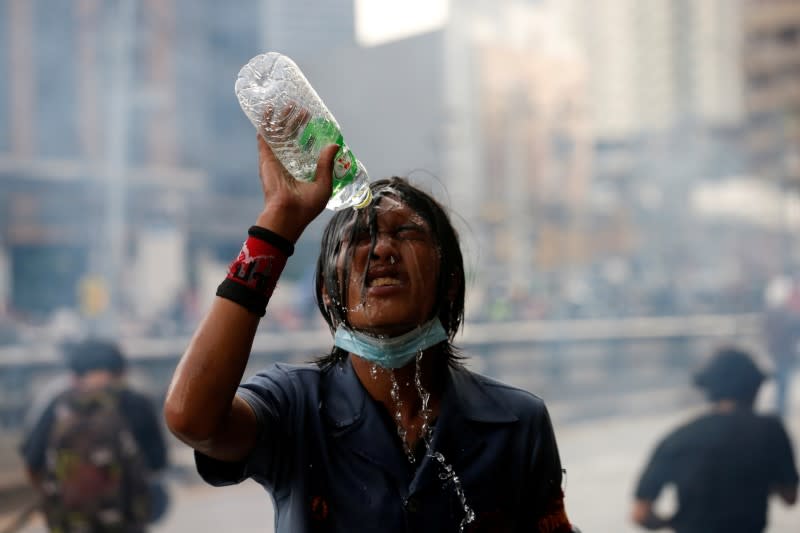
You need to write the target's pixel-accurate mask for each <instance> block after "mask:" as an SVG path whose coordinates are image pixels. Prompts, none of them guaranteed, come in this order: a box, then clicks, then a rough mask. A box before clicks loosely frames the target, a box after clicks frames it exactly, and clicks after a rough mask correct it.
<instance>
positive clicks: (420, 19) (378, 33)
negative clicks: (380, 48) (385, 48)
mask: <svg viewBox="0 0 800 533" xmlns="http://www.w3.org/2000/svg"><path fill="white" fill-rule="evenodd" d="M449 4H450V1H449V0H356V4H355V11H356V39H357V40H358V42H359V44H361V45H362V46H376V45H379V44H384V43H387V42H389V41H394V40H397V39H404V38H406V37H410V36H412V35H415V34H418V33H424V32H427V31H431V30H434V29H436V28H439V27H441V26H442V25H443V24H444V23H445V21H446V20H447V15H448V8H449Z"/></svg>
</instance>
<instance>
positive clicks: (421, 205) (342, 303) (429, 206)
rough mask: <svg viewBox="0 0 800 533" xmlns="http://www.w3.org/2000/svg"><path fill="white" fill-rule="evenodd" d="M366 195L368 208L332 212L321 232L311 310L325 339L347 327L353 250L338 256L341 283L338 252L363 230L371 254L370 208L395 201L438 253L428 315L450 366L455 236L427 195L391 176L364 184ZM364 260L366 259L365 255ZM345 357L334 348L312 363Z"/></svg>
mask: <svg viewBox="0 0 800 533" xmlns="http://www.w3.org/2000/svg"><path fill="white" fill-rule="evenodd" d="M370 189H371V190H372V198H373V199H372V203H371V204H370V205H369V206H367V207H364V208H362V209H344V210H341V211H337V212H336V213H335V214H334V215H333V217H332V218H331V220H330V221H329V222H328V225H327V226H326V227H325V231H324V232H323V235H322V242H321V244H320V252H319V257H318V258H317V271H316V276H315V280H316V284H315V294H316V299H317V306H318V307H319V310H320V312H321V313H322V316H323V318H324V319H325V322H327V324H328V327H329V328H330V330H331V333H333V332H334V331H335V330H336V328H337V327H338V326H339V324H342V323H343V324H346V325H348V321H347V308H348V301H347V289H346V286H345V285H344V284H343V283H342V281H343V280H346V279H349V278H350V267H351V265H352V259H353V254H354V247H353V246H349V247H348V248H347V249H345V250H344V252H345V253H346V256H345V261H344V266H343V272H342V276H341V278H340V277H339V275H338V271H337V258H338V257H339V255H340V254H341V253H342V251H343V250H342V246H343V245H344V244H345V243H350V242H354V240H355V239H354V237H355V235H356V234H357V233H358V232H360V231H363V230H364V229H367V230H368V231H369V234H370V236H371V240H372V244H371V247H372V248H371V249H370V251H372V249H374V247H375V244H376V242H377V238H378V231H377V212H378V211H377V209H376V207H377V206H378V205H379V204H380V202H381V200H382V199H383V198H386V197H388V198H393V199H396V200H398V201H400V202H401V203H402V204H403V205H405V206H407V207H409V208H410V209H411V210H413V211H414V212H415V213H416V214H417V215H419V216H420V217H421V218H422V219H423V220H424V221H425V223H426V224H427V225H428V227H429V228H430V232H431V236H432V237H433V239H434V246H436V247H437V248H438V250H439V279H438V280H437V283H436V305H435V307H434V310H433V315H434V316H438V317H439V320H440V321H441V322H442V326H443V327H444V329H445V331H446V332H447V335H448V337H449V341H448V342H446V343H443V344H444V346H443V350H444V352H445V354H446V356H447V360H448V361H449V362H450V363H456V362H457V361H458V360H459V359H460V356H459V355H457V353H456V349H455V347H454V346H453V345H452V341H453V338H454V337H455V335H456V333H457V332H458V329H459V328H460V327H461V323H462V321H463V319H464V293H465V285H466V280H465V275H464V259H463V256H462V254H461V246H460V241H459V238H458V233H457V232H456V230H455V228H454V227H453V224H452V222H451V221H450V217H449V216H448V214H447V212H446V211H445V209H444V207H442V205H441V204H439V202H437V201H436V200H435V199H434V198H433V197H432V196H431V195H429V194H428V193H426V192H424V191H422V190H421V189H419V188H417V187H415V186H414V185H412V184H411V183H409V181H408V180H407V179H406V178H401V177H396V176H395V177H392V178H388V179H382V180H377V181H374V182H372V183H371V184H370ZM369 257H370V258H371V257H372V254H371V253H370V254H369ZM368 260H369V259H368ZM324 293H327V294H328V296H329V303H326V301H325V299H324V298H323V294H324ZM429 318H433V316H431V317H429ZM346 356H347V352H345V351H344V350H341V349H339V348H336V347H334V348H333V350H332V351H331V353H330V354H328V355H327V356H324V357H322V358H320V359H319V360H318V361H317V362H318V364H320V365H321V366H326V365H330V364H334V363H336V362H338V361H342V360H344V358H345V357H346Z"/></svg>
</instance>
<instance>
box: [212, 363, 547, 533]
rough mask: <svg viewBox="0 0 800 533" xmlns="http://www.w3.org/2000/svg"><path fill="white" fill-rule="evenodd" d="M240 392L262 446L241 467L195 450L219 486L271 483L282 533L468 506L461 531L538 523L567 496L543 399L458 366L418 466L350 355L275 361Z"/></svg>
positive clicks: (403, 519)
mask: <svg viewBox="0 0 800 533" xmlns="http://www.w3.org/2000/svg"><path fill="white" fill-rule="evenodd" d="M239 394H240V395H241V396H242V398H244V399H245V400H246V401H248V402H249V403H250V405H251V406H252V407H253V409H254V411H255V412H256V416H257V418H258V420H259V425H260V438H259V444H258V446H257V447H256V449H255V450H254V452H253V453H252V455H251V457H250V458H248V460H246V461H243V462H242V463H240V464H232V463H223V462H220V461H215V460H212V459H210V458H208V457H205V456H202V455H200V454H197V464H198V470H199V472H200V473H201V475H202V476H203V477H204V478H205V479H206V480H207V481H208V482H210V483H212V484H215V485H222V484H230V483H237V482H239V481H242V480H243V479H246V478H248V477H252V478H253V479H255V480H256V481H258V482H259V483H261V484H262V485H264V487H265V488H267V489H268V490H269V491H270V492H271V494H272V496H273V499H274V502H275V514H276V530H277V531H280V532H282V531H299V530H303V531H382V532H383V531H421V530H426V531H458V530H459V527H460V525H461V524H462V522H464V520H465V517H468V516H470V514H469V513H474V519H473V520H471V521H469V523H466V522H465V523H464V525H465V531H539V529H536V528H537V527H538V526H537V524H538V523H539V522H538V521H539V519H540V518H541V517H542V516H545V515H547V513H548V509H549V508H550V507H549V506H550V504H551V503H552V502H553V501H554V500H557V499H558V497H559V496H560V485H561V465H560V461H559V458H558V450H557V447H556V443H555V437H554V435H553V430H552V426H551V424H550V419H549V416H548V414H547V410H546V408H545V406H544V403H543V402H542V401H541V400H540V399H538V398H536V397H535V396H533V395H531V394H528V393H526V392H524V391H520V390H518V389H513V388H510V387H507V386H504V385H502V384H500V383H497V382H495V381H492V380H489V379H487V378H483V377H482V376H478V375H476V374H473V373H471V372H469V371H467V370H465V369H462V368H459V369H452V370H451V371H450V375H449V378H448V382H447V385H446V390H445V394H444V397H443V400H442V407H441V411H440V416H439V417H438V420H437V421H436V425H435V430H434V432H433V437H432V446H431V450H430V451H429V453H426V454H424V455H423V456H422V458H421V460H420V461H419V463H418V464H416V465H415V466H413V467H411V468H409V463H408V458H407V457H406V454H405V453H404V451H403V449H402V446H401V443H400V441H399V439H398V437H397V434H396V431H394V430H393V428H392V427H391V426H390V425H387V424H386V421H385V412H381V409H382V407H381V406H380V405H379V404H377V402H375V401H373V400H372V399H371V398H370V397H369V396H368V395H367V394H366V392H365V390H364V388H363V386H362V385H361V383H360V382H359V381H358V378H357V377H356V375H355V373H354V372H353V370H352V368H351V366H350V364H349V363H344V364H341V365H337V366H334V367H332V368H330V369H328V370H325V371H322V370H320V369H318V368H317V367H316V366H313V365H309V366H290V365H275V366H272V367H270V368H269V369H268V370H266V371H265V372H262V373H261V374H259V375H257V376H255V377H254V378H253V379H251V380H248V382H247V383H245V384H244V385H243V386H242V387H241V388H240V390H239ZM541 531H545V530H543V529H542V530H541ZM550 531H557V530H556V529H552V530H550Z"/></svg>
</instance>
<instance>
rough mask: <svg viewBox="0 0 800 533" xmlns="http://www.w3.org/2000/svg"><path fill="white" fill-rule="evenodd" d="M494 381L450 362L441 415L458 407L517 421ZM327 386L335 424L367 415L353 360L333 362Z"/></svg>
mask: <svg viewBox="0 0 800 533" xmlns="http://www.w3.org/2000/svg"><path fill="white" fill-rule="evenodd" d="M490 383H491V381H489V380H488V379H487V378H484V377H483V376H479V375H477V374H473V373H472V372H470V371H468V370H467V369H465V368H463V367H455V368H454V367H450V366H448V378H447V382H446V385H445V391H444V397H443V399H442V412H441V413H440V416H439V418H440V419H445V418H449V417H450V416H452V414H455V413H453V411H455V412H457V413H458V414H459V415H460V416H461V417H463V418H465V419H467V420H471V421H474V422H488V423H508V422H516V421H517V420H518V419H517V417H516V415H514V414H513V412H512V410H511V409H510V408H509V407H508V406H507V405H506V404H505V403H504V402H503V400H502V398H501V397H500V396H499V395H498V394H496V393H495V392H494V390H493V389H494V386H491V385H490ZM323 386H324V388H325V390H324V391H323V410H324V412H325V413H326V415H327V418H328V420H329V421H330V422H331V423H332V424H333V425H334V426H335V427H337V428H339V429H345V428H346V427H348V426H351V425H353V424H355V423H356V422H358V421H360V420H361V419H362V418H363V416H364V407H365V403H366V401H367V392H366V390H365V389H364V387H363V386H362V385H361V382H360V381H359V380H358V376H357V375H356V373H355V370H353V366H352V365H351V364H350V361H349V360H346V361H343V362H341V363H337V364H336V365H335V366H333V367H332V369H331V370H330V371H329V372H328V373H327V376H326V378H325V382H324V385H323Z"/></svg>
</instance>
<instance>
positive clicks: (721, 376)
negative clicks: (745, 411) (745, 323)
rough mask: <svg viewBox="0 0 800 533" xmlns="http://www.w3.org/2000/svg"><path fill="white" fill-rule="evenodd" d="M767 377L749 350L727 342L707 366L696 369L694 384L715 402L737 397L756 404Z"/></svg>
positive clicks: (743, 403)
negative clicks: (759, 390)
mask: <svg viewBox="0 0 800 533" xmlns="http://www.w3.org/2000/svg"><path fill="white" fill-rule="evenodd" d="M765 378H766V375H765V374H764V372H762V371H761V370H760V369H759V368H758V366H756V364H755V362H754V361H753V358H752V356H751V355H750V353H749V352H747V351H745V350H743V349H741V348H737V347H735V346H726V347H722V348H719V349H717V350H716V351H715V352H714V354H713V355H712V357H711V359H710V360H709V361H708V363H707V364H706V366H705V367H704V368H702V369H701V370H699V371H698V372H696V373H695V375H694V384H695V385H697V386H698V387H699V388H701V389H703V390H704V391H705V393H706V395H707V396H708V399H709V400H710V401H712V402H716V401H720V400H734V401H735V402H737V403H739V404H742V405H752V404H753V402H754V401H755V398H756V395H757V394H758V389H759V388H760V387H761V384H762V383H763V381H764V379H765Z"/></svg>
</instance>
